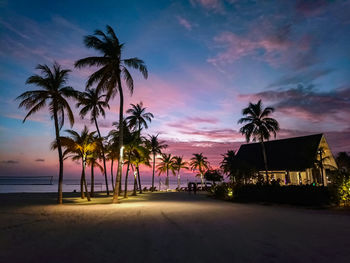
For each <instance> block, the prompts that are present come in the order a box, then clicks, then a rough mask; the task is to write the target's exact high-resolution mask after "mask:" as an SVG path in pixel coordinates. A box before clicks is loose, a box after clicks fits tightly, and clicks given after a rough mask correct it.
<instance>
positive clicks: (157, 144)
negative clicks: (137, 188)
mask: <svg viewBox="0 0 350 263" xmlns="http://www.w3.org/2000/svg"><path fill="white" fill-rule="evenodd" d="M158 135H159V134H157V135H148V136H149V139H148V140H146V145H147V147H148V149H149V150H150V151H151V153H152V155H153V173H152V188H151V191H152V192H153V191H154V170H155V167H156V155H157V154H161V153H162V150H163V149H165V148H167V147H168V145H166V144H165V142H164V141H159V140H158Z"/></svg>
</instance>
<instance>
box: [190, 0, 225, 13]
mask: <svg viewBox="0 0 350 263" xmlns="http://www.w3.org/2000/svg"><path fill="white" fill-rule="evenodd" d="M190 2H191V4H192V6H194V7H196V6H197V5H199V6H201V7H203V8H205V9H207V10H210V11H213V12H216V13H224V12H225V10H224V6H223V3H222V2H221V0H190Z"/></svg>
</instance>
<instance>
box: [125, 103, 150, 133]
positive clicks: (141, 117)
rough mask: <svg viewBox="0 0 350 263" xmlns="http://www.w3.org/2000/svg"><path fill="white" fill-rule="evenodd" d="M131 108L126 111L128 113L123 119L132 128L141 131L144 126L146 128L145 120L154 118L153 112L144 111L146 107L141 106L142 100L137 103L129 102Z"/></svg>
mask: <svg viewBox="0 0 350 263" xmlns="http://www.w3.org/2000/svg"><path fill="white" fill-rule="evenodd" d="M130 106H131V108H130V109H128V110H127V111H126V113H128V114H129V116H128V117H126V118H125V120H126V121H127V122H128V124H129V127H130V128H133V129H134V130H138V131H141V129H142V128H143V127H144V128H145V129H148V124H147V122H151V121H152V118H154V116H153V114H152V113H150V112H145V111H146V108H144V107H143V103H142V101H141V102H140V103H138V104H136V105H135V104H130Z"/></svg>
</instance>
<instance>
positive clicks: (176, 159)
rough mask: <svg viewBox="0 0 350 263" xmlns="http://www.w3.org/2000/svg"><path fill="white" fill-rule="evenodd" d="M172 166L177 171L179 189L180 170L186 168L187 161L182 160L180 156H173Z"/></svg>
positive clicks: (178, 186)
mask: <svg viewBox="0 0 350 263" xmlns="http://www.w3.org/2000/svg"><path fill="white" fill-rule="evenodd" d="M174 167H175V170H176V172H177V188H178V190H180V185H181V178H180V170H181V169H188V167H187V162H184V161H183V157H182V156H174Z"/></svg>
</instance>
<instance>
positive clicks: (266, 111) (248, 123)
mask: <svg viewBox="0 0 350 263" xmlns="http://www.w3.org/2000/svg"><path fill="white" fill-rule="evenodd" d="M274 111H275V109H274V108H272V107H266V108H263V105H262V102H261V100H259V101H258V103H256V104H254V103H251V102H249V106H248V107H247V108H244V109H243V110H242V114H243V116H244V117H243V118H241V119H239V121H238V124H244V123H245V125H244V126H243V127H241V129H240V130H239V131H240V132H241V133H242V134H243V135H245V137H246V140H247V142H250V141H251V140H252V141H253V142H256V141H259V142H260V143H261V149H262V154H263V158H264V166H265V173H266V181H267V183H269V175H268V166H267V156H266V150H265V145H264V140H269V139H270V137H271V133H272V134H273V135H274V137H275V138H276V132H277V131H278V130H279V124H278V122H277V121H276V120H275V119H273V118H270V117H269V116H270V115H271V114H272V113H273V112H274Z"/></svg>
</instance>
